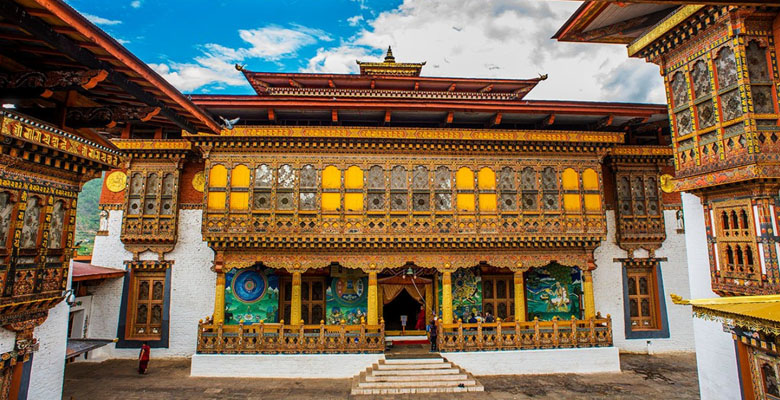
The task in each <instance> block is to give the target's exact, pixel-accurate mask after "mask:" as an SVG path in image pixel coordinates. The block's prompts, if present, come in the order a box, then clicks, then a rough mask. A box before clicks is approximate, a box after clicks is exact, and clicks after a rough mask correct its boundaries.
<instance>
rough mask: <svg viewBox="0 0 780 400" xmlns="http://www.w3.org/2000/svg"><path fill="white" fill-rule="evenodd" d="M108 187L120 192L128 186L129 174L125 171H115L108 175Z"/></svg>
mask: <svg viewBox="0 0 780 400" xmlns="http://www.w3.org/2000/svg"><path fill="white" fill-rule="evenodd" d="M106 187H107V188H108V190H110V191H112V192H114V193H118V192H121V191H123V190H125V188H126V187H127V174H125V173H124V172H123V171H114V172H112V173H110V174H108V176H107V177H106Z"/></svg>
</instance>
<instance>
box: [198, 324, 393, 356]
mask: <svg viewBox="0 0 780 400" xmlns="http://www.w3.org/2000/svg"><path fill="white" fill-rule="evenodd" d="M384 349H385V328H384V325H335V326H333V325H327V326H326V325H296V326H291V325H281V324H254V325H221V324H220V325H214V324H208V323H206V324H200V325H199V327H198V347H197V351H198V353H201V354H321V353H331V354H340V353H342V354H343V353H381V352H383V351H384Z"/></svg>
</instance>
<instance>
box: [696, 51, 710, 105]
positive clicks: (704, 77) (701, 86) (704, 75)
mask: <svg viewBox="0 0 780 400" xmlns="http://www.w3.org/2000/svg"><path fill="white" fill-rule="evenodd" d="M691 76H692V77H693V93H694V96H696V98H697V99H699V98H701V97H703V96H707V95H709V94H710V93H712V84H711V83H710V71H709V68H707V63H706V62H704V61H702V60H699V61H697V62H696V64H694V65H693V68H692V69H691Z"/></svg>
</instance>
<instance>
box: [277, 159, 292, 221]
mask: <svg viewBox="0 0 780 400" xmlns="http://www.w3.org/2000/svg"><path fill="white" fill-rule="evenodd" d="M294 189H295V170H293V167H292V166H291V165H289V164H282V165H281V166H279V169H278V171H277V172H276V209H277V210H292V209H293V208H294V206H295V199H294V197H295V196H294V194H293V191H294Z"/></svg>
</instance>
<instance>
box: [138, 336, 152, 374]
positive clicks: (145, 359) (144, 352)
mask: <svg viewBox="0 0 780 400" xmlns="http://www.w3.org/2000/svg"><path fill="white" fill-rule="evenodd" d="M151 353H152V348H151V347H149V345H148V344H147V343H146V342H144V344H142V345H141V353H140V354H139V355H138V373H139V374H145V373H146V368H147V367H148V366H149V355H150V354H151Z"/></svg>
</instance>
